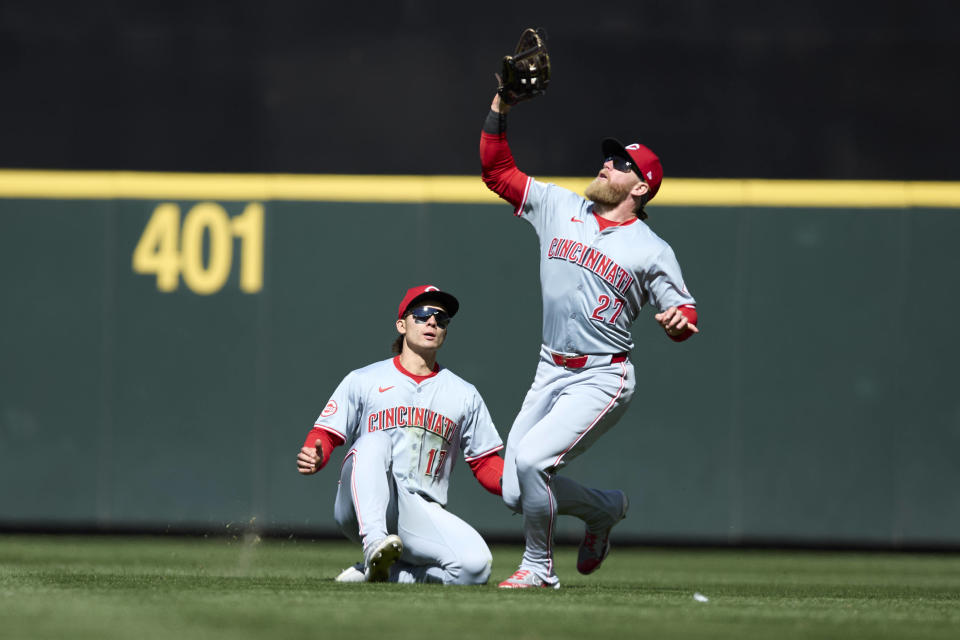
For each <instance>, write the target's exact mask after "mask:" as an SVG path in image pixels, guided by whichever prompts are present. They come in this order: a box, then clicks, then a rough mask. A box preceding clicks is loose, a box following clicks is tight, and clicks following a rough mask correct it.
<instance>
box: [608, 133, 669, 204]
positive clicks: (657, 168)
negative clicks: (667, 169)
mask: <svg viewBox="0 0 960 640" xmlns="http://www.w3.org/2000/svg"><path fill="white" fill-rule="evenodd" d="M600 149H601V150H602V151H603V157H604V158H609V157H610V156H617V157H620V158H628V159H629V160H630V161H631V162H633V168H634V170H635V171H636V172H637V175H638V176H640V179H641V180H643V181H644V182H646V183H647V184H648V185H650V197H649V198H648V199H647V200H648V201H649V200H653V196H655V195H657V191H659V190H660V183H661V182H663V165H661V164H660V158H658V157H657V154H655V153H654V152H653V151H650V149H648V148H646V147H645V146H643V145H642V144H637V143H633V144H628V145H627V146H623V145H622V144H620V143H619V142H618V141H617V140H614V139H613V138H604V139H603V140H602V141H601V142H600Z"/></svg>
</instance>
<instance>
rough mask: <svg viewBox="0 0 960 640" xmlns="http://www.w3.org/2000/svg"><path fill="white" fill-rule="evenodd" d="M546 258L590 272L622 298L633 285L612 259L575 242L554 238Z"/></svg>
mask: <svg viewBox="0 0 960 640" xmlns="http://www.w3.org/2000/svg"><path fill="white" fill-rule="evenodd" d="M547 257H548V258H552V259H556V260H566V261H567V262H572V263H573V264H575V265H577V266H580V267H582V268H584V269H586V270H587V271H592V272H593V273H595V274H596V275H598V276H599V277H601V278H603V279H604V280H606V281H607V282H609V283H610V284H611V285H613V288H614V289H616V290H617V291H619V292H620V294H621V295H624V296H625V295H627V289H629V288H630V285H632V284H633V276H632V275H630V273H629V272H628V271H627V270H626V269H624V268H623V267H621V266H620V265H618V264H617V263H616V262H614V261H613V258H611V257H609V256H607V255H605V254H604V253H603V252H601V251H597V250H596V249H594V248H592V247H588V246H587V245H585V244H583V243H582V242H577V241H576V240H568V239H566V238H554V239H553V240H551V241H550V249H549V250H548V251H547Z"/></svg>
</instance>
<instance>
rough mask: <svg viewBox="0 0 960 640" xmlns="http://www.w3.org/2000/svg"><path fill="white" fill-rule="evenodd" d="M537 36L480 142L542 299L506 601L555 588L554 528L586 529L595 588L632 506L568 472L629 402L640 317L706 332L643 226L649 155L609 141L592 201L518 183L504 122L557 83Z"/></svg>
mask: <svg viewBox="0 0 960 640" xmlns="http://www.w3.org/2000/svg"><path fill="white" fill-rule="evenodd" d="M531 33H533V35H531ZM536 36H537V34H536V33H535V32H533V30H530V29H528V30H527V31H526V32H524V36H523V37H522V38H521V44H520V45H518V47H517V56H516V58H513V57H510V56H508V57H507V58H505V60H504V68H503V75H502V76H498V79H499V80H500V88H499V89H498V92H497V95H495V96H494V98H493V103H492V104H491V108H490V111H489V113H488V115H487V117H486V120H485V122H484V124H483V131H482V133H481V136H480V159H481V165H482V177H483V181H484V183H486V185H487V187H489V188H490V189H491V190H492V191H494V192H495V193H496V194H497V195H499V196H500V197H501V198H503V199H504V200H506V201H507V202H509V203H510V204H511V205H513V207H514V208H515V215H517V216H519V217H521V218H523V219H524V220H526V221H527V222H529V223H530V224H531V225H533V228H534V230H535V231H536V232H537V236H538V237H539V241H540V284H541V288H542V296H543V344H542V346H541V348H540V362H539V364H538V366H537V373H536V378H535V379H534V381H533V385H532V386H531V387H530V390H529V391H528V392H527V395H526V397H525V399H524V401H523V405H522V407H521V409H520V413H519V414H518V415H517V417H516V420H515V421H514V423H513V426H512V427H511V429H510V433H509V435H508V437H507V448H506V454H505V459H504V471H503V499H504V501H505V502H506V504H507V506H509V507H510V508H511V509H513V510H514V511H516V512H520V513H522V514H523V526H524V535H525V539H526V545H525V549H524V553H523V559H522V560H521V562H520V567H519V569H518V570H517V571H516V572H515V573H514V574H513V575H512V576H510V577H509V578H507V579H506V580H504V581H503V582H501V583H500V585H499V586H500V587H503V588H528V587H552V588H558V587H559V586H560V581H559V578H558V577H557V575H556V573H555V571H554V564H553V549H552V544H553V531H554V523H555V520H556V517H557V515H574V516H577V517H578V518H580V519H581V520H583V521H584V523H585V524H586V531H585V534H584V538H583V541H582V543H581V544H580V550H579V554H578V557H577V570H578V571H580V573H584V574H588V573H591V572H593V571H595V570H596V569H597V568H598V567H599V566H600V564H601V563H602V562H603V560H604V558H605V557H606V556H607V554H608V553H609V550H610V530H611V529H612V528H613V526H614V525H615V524H616V523H617V522H618V521H620V520H621V519H623V518H624V517H625V516H626V514H627V509H628V508H629V503H628V501H627V496H626V494H624V493H623V492H622V491H604V490H598V489H591V488H588V487H584V486H583V485H581V484H579V483H577V482H575V481H574V480H571V479H570V478H568V477H566V476H564V475H560V474H559V472H560V471H561V470H562V469H563V468H564V467H565V466H566V465H567V464H568V463H569V462H571V461H572V460H574V459H575V458H576V457H577V456H579V455H581V454H582V453H584V452H585V451H586V450H587V449H589V448H590V447H591V446H592V445H593V443H594V442H596V441H597V439H598V438H599V437H600V436H601V435H603V434H604V433H605V432H606V431H607V430H609V429H610V428H611V427H612V426H613V425H614V424H615V423H616V422H617V420H618V419H619V418H620V416H621V415H622V414H623V412H624V410H625V409H626V407H627V405H628V403H629V402H630V399H631V397H632V395H633V392H634V385H635V378H634V368H633V365H632V363H631V362H630V360H629V353H630V350H631V349H632V348H633V341H632V338H631V334H630V327H631V325H632V324H633V322H634V320H636V319H637V317H638V316H639V314H640V310H641V309H642V308H643V306H644V305H647V304H650V305H653V306H655V307H656V308H657V309H658V311H659V313H656V315H655V316H654V318H655V319H656V321H657V322H658V323H659V324H660V326H661V327H663V329H664V330H665V331H666V333H667V335H668V336H670V338H671V339H673V340H675V341H678V342H679V341H682V340H685V339H687V338H689V337H690V336H691V335H693V334H694V333H697V332H698V329H697V324H696V323H697V313H696V310H695V307H694V305H695V302H694V299H693V297H692V296H691V295H690V293H689V292H688V291H687V288H686V286H685V285H684V282H683V276H682V274H681V272H680V266H679V264H678V263H677V259H676V257H675V256H674V253H673V250H672V249H671V248H670V246H669V245H668V244H667V243H666V242H664V241H663V240H662V239H660V238H659V237H658V236H657V235H656V234H655V233H654V232H653V231H652V230H651V229H650V227H648V226H647V225H646V223H644V220H645V219H646V218H647V214H646V213H645V212H644V207H645V205H646V203H647V202H648V201H649V200H651V199H652V198H653V197H654V196H655V195H656V194H657V191H658V190H659V189H660V183H661V180H662V178H663V170H662V168H661V165H660V160H659V158H657V156H656V155H654V153H653V152H652V151H650V149H648V148H647V147H645V146H643V145H641V144H629V145H627V146H624V145H622V144H620V143H619V142H617V141H616V140H613V139H611V138H607V139H605V140H603V141H602V143H601V145H600V147H601V152H602V155H601V157H602V158H603V163H602V165H601V167H600V171H599V173H598V174H597V177H596V178H595V179H594V180H593V182H591V183H590V185H589V186H588V187H587V188H586V190H585V195H586V198H583V197H581V196H580V195H578V194H576V193H573V192H571V191H568V190H566V189H563V188H561V187H558V186H556V185H553V184H544V183H542V182H538V181H537V180H534V179H533V178H531V177H529V176H527V175H526V174H524V173H523V172H521V171H520V170H519V169H517V166H516V164H515V163H514V160H513V155H512V154H511V152H510V147H509V145H508V144H507V136H506V131H507V113H508V112H509V111H510V108H511V106H512V105H513V104H516V103H517V102H520V101H521V100H523V99H526V98H530V97H533V96H536V95H541V94H542V93H543V92H544V90H545V89H546V83H547V82H548V81H549V57H548V56H547V55H546V50H545V47H544V46H543V43H542V41H541V40H540V38H539V37H536ZM519 58H523V59H522V60H518V59H519ZM517 70H519V75H520V78H519V80H518V79H517V77H516V76H517V75H518V71H517Z"/></svg>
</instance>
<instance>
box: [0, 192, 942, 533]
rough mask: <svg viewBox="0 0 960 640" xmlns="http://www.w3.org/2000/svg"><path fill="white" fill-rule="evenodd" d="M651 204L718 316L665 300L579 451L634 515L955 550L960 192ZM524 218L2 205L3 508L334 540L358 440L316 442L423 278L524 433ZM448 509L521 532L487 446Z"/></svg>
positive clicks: (460, 349)
mask: <svg viewBox="0 0 960 640" xmlns="http://www.w3.org/2000/svg"><path fill="white" fill-rule="evenodd" d="M261 205H262V206H261ZM258 207H260V209H259V210H260V211H262V217H260V218H258V217H257V215H258V214H257V211H258ZM651 212H652V216H651V219H650V221H649V222H650V224H651V225H652V227H653V228H654V229H655V230H656V231H657V232H658V233H659V234H660V235H661V236H662V237H664V238H665V239H666V240H667V241H668V242H670V243H671V245H672V246H673V248H674V249H675V251H676V254H677V256H678V258H679V261H680V263H681V265H682V267H683V269H684V276H685V280H686V282H687V285H688V286H689V288H690V289H691V291H692V292H693V294H694V295H695V297H696V299H697V302H698V310H699V316H700V328H701V333H700V335H699V336H696V337H695V338H694V339H692V340H689V341H687V342H685V343H682V344H675V343H673V342H671V341H670V340H668V339H667V338H666V337H665V336H664V335H663V333H662V331H660V330H659V329H658V327H657V326H656V324H655V322H654V320H653V312H652V311H651V310H649V309H648V310H645V311H644V313H643V314H642V315H641V317H640V319H639V320H638V322H637V323H636V325H635V326H634V339H635V342H636V348H635V349H634V351H633V354H632V359H633V362H634V364H635V366H636V371H637V381H638V382H637V392H636V394H635V396H634V401H633V403H632V405H631V407H630V408H629V410H628V411H627V413H626V414H625V416H624V418H623V419H622V420H621V421H620V423H619V424H618V425H617V426H616V427H615V428H614V429H613V430H611V431H610V432H609V433H608V434H606V435H605V436H604V437H603V438H602V439H601V441H600V442H599V443H598V444H597V445H596V446H595V447H594V448H593V449H591V450H590V451H589V452H588V453H587V454H585V455H584V456H582V457H580V458H578V459H577V460H575V461H574V462H573V463H571V464H570V465H569V467H568V468H567V469H565V470H564V471H563V473H565V474H568V475H570V476H571V477H574V478H577V479H580V480H582V481H584V482H586V483H589V484H592V485H594V486H598V487H601V488H622V489H625V490H626V491H627V492H628V493H629V495H630V498H631V503H632V508H631V511H630V514H629V517H628V518H627V519H626V520H625V521H624V522H623V523H622V524H621V525H620V526H619V527H618V529H617V530H616V532H617V534H618V535H621V536H631V537H635V538H646V539H659V540H670V539H675V540H682V541H698V540H699V541H725V542H730V543H738V542H740V541H744V540H751V539H766V540H785V541H794V542H795V541H806V542H810V543H812V544H816V543H822V542H843V543H850V544H864V545H925V544H931V545H932V544H944V543H946V544H952V545H957V544H960V492H958V491H957V487H958V486H960V456H958V455H957V452H958V451H960V396H958V394H957V393H956V388H957V380H958V375H957V373H956V366H957V361H958V359H960V337H958V334H957V333H956V332H955V331H953V330H952V329H951V322H952V319H953V318H954V317H956V316H957V315H960V303H958V301H957V299H956V293H957V290H958V285H960V282H958V280H960V253H958V252H957V251H956V248H955V244H956V239H957V238H958V237H960V214H958V211H957V210H956V209H938V208H913V209H911V208H901V209H891V208H883V209H869V208H862V207H858V208H850V209H843V208H804V207H800V206H790V207H784V208H763V207H737V206H728V207H713V208H711V207H701V206H674V207H661V208H659V209H658V208H656V207H651ZM511 213H512V212H511V208H510V207H509V206H508V205H506V204H496V203H494V204H479V203H478V204H457V203H443V202H433V203H417V202H407V203H402V204H391V203H363V202H342V203H334V202H306V201H295V200H289V201H274V200H268V201H264V202H260V203H257V202H250V201H224V200H219V201H216V202H212V201H211V202H205V201H203V200H183V201H179V200H149V199H96V198H85V199H80V200H73V199H62V200H57V199H40V198H29V199H17V198H6V199H0V306H2V313H0V486H2V487H3V488H2V490H0V525H4V526H17V525H18V524H23V523H30V524H36V523H49V524H50V525H56V526H67V527H69V526H70V525H72V524H74V525H78V526H79V525H87V524H89V523H95V524H96V525H97V526H101V527H104V528H110V527H120V526H124V527H147V528H152V527H156V528H162V527H186V526H191V527H201V528H209V529H211V530H224V529H225V528H226V527H228V526H229V527H253V528H263V529H267V528H270V529H282V528H291V529H306V530H315V531H321V532H323V531H334V530H335V529H336V526H335V524H334V522H333V515H332V513H333V497H334V495H335V492H336V485H337V472H338V467H339V464H338V462H339V460H338V458H336V457H335V460H334V461H333V462H332V463H331V465H330V466H329V467H328V468H326V469H324V470H323V471H321V472H320V473H319V474H317V475H315V476H312V477H301V476H299V475H298V474H297V473H296V470H295V464H294V459H295V454H296V452H297V450H298V449H299V447H300V445H301V443H302V441H303V438H304V436H305V435H306V433H307V431H308V430H309V429H310V427H311V426H312V425H313V422H314V419H315V418H316V417H317V415H318V414H319V413H320V411H321V410H322V409H323V407H324V405H325V403H326V401H327V399H328V397H329V395H330V393H331V392H332V391H333V389H334V387H335V386H336V385H337V383H338V382H339V381H340V380H341V378H342V377H343V376H344V375H346V374H347V373H348V372H349V371H350V370H351V369H354V368H358V367H360V366H363V365H366V364H368V363H370V362H373V361H375V360H378V359H382V358H386V357H388V356H389V355H390V353H389V348H390V343H391V341H392V340H393V338H394V336H395V329H394V326H393V318H394V314H395V311H396V305H397V303H398V302H399V300H400V298H401V297H402V294H403V292H404V291H405V290H406V288H407V287H409V286H412V285H415V284H424V283H432V284H437V285H439V286H441V287H443V288H445V289H447V290H449V291H451V292H453V293H455V294H456V295H457V296H458V297H459V298H460V300H461V303H462V307H461V311H460V313H459V314H458V315H457V318H456V320H455V322H454V323H453V324H452V325H451V327H450V329H451V330H450V333H449V338H448V342H447V344H446V345H445V346H444V347H443V349H442V351H441V352H440V361H441V362H442V363H443V364H444V365H446V366H447V367H449V368H450V369H452V370H454V371H455V372H457V373H458V374H460V375H461V376H463V377H464V378H466V379H467V380H469V381H470V382H472V383H474V384H475V385H476V386H477V388H478V389H479V390H480V392H481V394H482V395H483V396H484V398H485V400H486V402H487V404H488V406H489V408H490V412H491V414H492V416H493V418H494V420H495V422H496V424H497V427H498V430H499V431H500V434H501V436H502V437H503V438H504V439H506V436H507V433H508V431H509V428H510V424H511V421H512V419H513V416H514V415H515V413H516V412H517V410H518V408H519V406H520V403H521V401H522V399H523V396H524V394H525V393H526V389H527V387H528V385H529V383H530V381H531V379H532V376H533V372H534V368H535V366H536V363H537V354H538V348H539V329H540V298H539V283H538V268H537V256H536V252H537V243H536V239H535V234H534V232H533V230H532V228H531V227H530V226H529V225H528V224H527V223H525V222H524V221H522V220H520V219H517V218H515V217H514V216H513V215H511ZM151 225H152V226H151ZM138 247H140V248H141V251H140V254H139V258H140V260H139V263H138V264H139V267H138V269H139V271H140V272H137V271H135V270H134V265H135V262H136V261H135V260H134V254H135V253H136V252H137V249H138ZM258 255H261V256H262V260H260V261H259V262H258ZM161 274H164V275H161ZM171 274H172V275H171ZM258 277H259V280H258ZM164 278H166V281H165V282H166V283H165V284H162V283H161V280H163V279H164ZM171 280H172V282H173V283H174V286H175V288H173V289H172V290H169V291H167V290H164V287H166V288H167V289H170V288H171V284H170V282H171ZM343 453H344V449H343V448H341V449H338V450H337V452H336V454H335V456H341V455H342V454H343ZM449 508H450V510H451V511H453V512H454V513H457V514H458V515H460V516H462V517H463V518H465V519H466V520H467V521H469V522H471V523H473V524H474V525H475V526H476V527H477V528H478V529H480V530H481V531H482V532H484V533H488V534H496V535H511V534H516V535H518V536H519V534H520V529H521V520H520V518H519V517H518V516H513V515H511V514H510V513H509V512H508V510H507V509H506V508H505V507H504V506H503V505H502V503H501V502H500V501H499V499H498V498H496V497H495V496H492V495H490V494H488V493H487V492H485V491H484V490H483V489H482V488H481V487H480V486H479V484H477V482H476V481H475V480H474V479H473V477H472V475H471V474H470V472H469V469H468V468H467V465H466V464H464V463H463V462H462V461H461V462H460V463H459V465H458V467H457V469H456V470H455V474H454V479H453V487H452V491H451V500H450V504H449ZM580 526H581V525H580V524H579V523H578V522H577V521H574V520H572V519H569V518H561V522H560V527H559V533H560V534H561V535H568V534H569V535H575V534H576V532H578V531H579V529H580Z"/></svg>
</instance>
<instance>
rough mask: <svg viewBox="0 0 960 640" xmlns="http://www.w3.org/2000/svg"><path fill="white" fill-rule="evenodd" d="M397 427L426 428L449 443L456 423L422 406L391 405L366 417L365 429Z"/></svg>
mask: <svg viewBox="0 0 960 640" xmlns="http://www.w3.org/2000/svg"><path fill="white" fill-rule="evenodd" d="M397 427H419V428H421V429H426V430H427V431H429V432H431V433H435V434H437V435H438V436H440V437H441V438H443V439H444V441H446V442H447V443H449V442H450V438H452V437H453V432H454V431H455V430H456V428H457V423H456V422H454V421H453V420H451V419H450V418H447V417H446V416H443V415H441V414H439V413H437V412H436V411H431V410H430V409H425V408H423V407H392V408H390V409H383V410H382V411H377V412H376V413H371V414H370V415H369V416H368V417H367V431H371V432H372V431H383V430H385V429H396V428H397Z"/></svg>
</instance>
